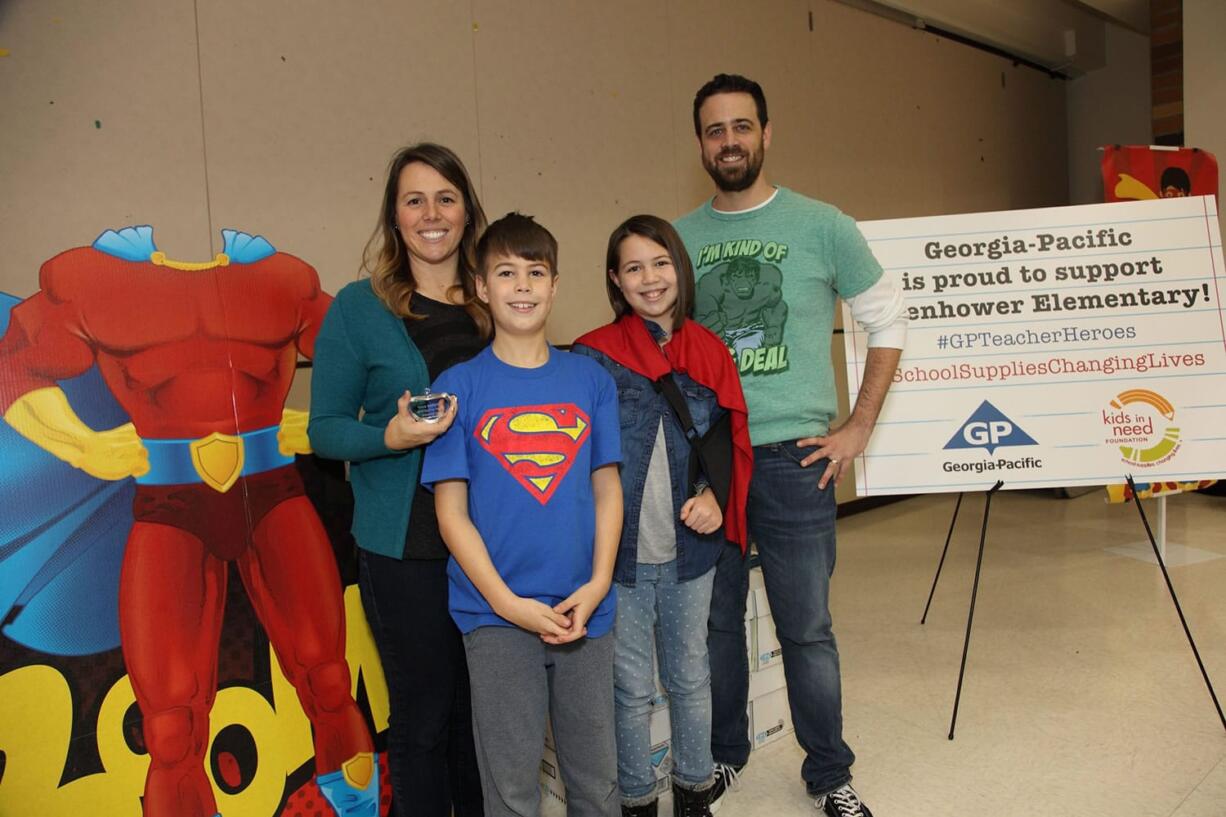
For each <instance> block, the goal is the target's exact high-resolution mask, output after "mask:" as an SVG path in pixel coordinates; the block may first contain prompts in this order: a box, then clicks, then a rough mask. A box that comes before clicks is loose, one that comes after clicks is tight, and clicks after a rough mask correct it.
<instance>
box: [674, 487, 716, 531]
mask: <svg viewBox="0 0 1226 817" xmlns="http://www.w3.org/2000/svg"><path fill="white" fill-rule="evenodd" d="M681 521H682V522H684V523H685V526H686V527H687V528H689V529H690V530H692V531H694V533H702V534H707V533H715V531H717V530H719V526H720V525H722V524H723V522H724V512H723V511H721V510H720V508H719V503H718V502H717V501H716V500H715V492H714V491H712V490H711V489H710V488H708V489H706V490H705V491H703V492H702V493H701V494H699V495H698V496H692V497H690V498H689V499H687V500H686V501H685V504H684V505H682V506H681Z"/></svg>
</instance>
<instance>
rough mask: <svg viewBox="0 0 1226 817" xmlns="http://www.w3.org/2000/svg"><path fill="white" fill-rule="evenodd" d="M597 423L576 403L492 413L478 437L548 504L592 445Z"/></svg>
mask: <svg viewBox="0 0 1226 817" xmlns="http://www.w3.org/2000/svg"><path fill="white" fill-rule="evenodd" d="M590 428H591V420H590V419H589V418H588V416H587V415H586V414H585V413H584V412H583V410H582V409H580V408H579V407H578V406H576V405H575V404H574V403H554V404H551V405H546V406H516V407H514V408H495V409H490V410H489V411H487V412H485V414H483V415H482V416H481V421H480V422H479V423H477V427H476V429H475V430H474V431H473V436H474V437H476V438H477V440H479V441H480V443H481V446H482V447H483V448H484V449H485V450H486V451H488V452H489V453H490V454H491V455H493V457H494V458H495V459H497V460H498V462H499V464H500V465H502V467H503V468H505V469H507V471H508V472H509V473H510V474H511V476H513V477H515V480H516V481H517V482H518V483H519V484H520V485H522V486H523V487H524V488H526V489H527V491H528V493H530V494H532V496H534V497H535V498H536V501H537V502H539V503H541V504H542V505H546V504H548V502H549V498H550V497H551V496H553V492H554V491H556V490H557V488H558V485H560V484H561V483H562V480H563V478H565V477H566V472H567V471H569V470H570V467H571V465H572V464H574V462H575V455H576V454H578V453H579V449H580V448H582V447H583V444H584V443H585V442H586V441H587V436H588V432H589V430H590Z"/></svg>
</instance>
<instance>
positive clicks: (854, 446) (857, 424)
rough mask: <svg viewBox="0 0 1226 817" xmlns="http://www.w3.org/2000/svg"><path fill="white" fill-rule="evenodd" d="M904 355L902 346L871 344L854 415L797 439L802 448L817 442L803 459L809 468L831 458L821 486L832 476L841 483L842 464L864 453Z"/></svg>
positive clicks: (866, 357)
mask: <svg viewBox="0 0 1226 817" xmlns="http://www.w3.org/2000/svg"><path fill="white" fill-rule="evenodd" d="M901 356H902V350H901V349H894V348H891V347H889V346H876V347H872V348H870V349H869V350H868V354H866V355H865V358H864V377H863V378H861V380H860V395H859V396H858V397H857V398H856V405H855V407H854V408H853V409H852V410H851V417H849V418H848V419H847V422H845V423H843V425H841V426H839V427H838V428H834V429H831V430H830V431H828V432H826V434H825V436H822V437H805V438H804V439H800V440H797V441H796V444H797V445H799V446H801V447H802V448H808V447H810V446H814V445H816V446H818V449H817V450H816V451H814V452H813V453H812V454H810V455H809V456H807V457H805V458H804V459H803V460H801V461H800V464H801V465H802V466H803V467H805V468H808V467H809V466H810V465H812V464H813V463H815V462H817V461H818V460H820V459H821V458H822V457H829V458H830V462H829V463H828V464H827V465H826V472H825V473H823V474H822V478H821V479H820V480H819V481H818V483H817V487H818V488H821V489H822V490H825V489H826V485H827V484H828V483H829V482H830V480H832V479H833V480H834V484H835V485H838V484H839V481H840V480H841V479H842V478H843V466H844V465H845V464H847V463H850V462H851V461H852V460H854V459H855V458H856V457H858V456H860V455H861V454H863V453H864V449H865V448H866V447H867V446H868V438H869V436H871V435H872V433H873V426H875V425H876V424H877V415H878V414H879V413H880V412H881V406H882V404H884V403H885V396H886V393H887V392H889V390H890V379H891V378H892V377H893V376H894V370H895V369H896V368H898V360H899V358H900V357H901Z"/></svg>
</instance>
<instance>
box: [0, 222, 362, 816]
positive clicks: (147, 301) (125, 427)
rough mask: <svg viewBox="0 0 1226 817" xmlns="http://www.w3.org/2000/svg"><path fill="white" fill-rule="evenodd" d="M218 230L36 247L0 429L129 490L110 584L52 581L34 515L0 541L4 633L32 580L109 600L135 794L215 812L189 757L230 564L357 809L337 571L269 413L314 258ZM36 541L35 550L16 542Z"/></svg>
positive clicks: (295, 417) (339, 803)
mask: <svg viewBox="0 0 1226 817" xmlns="http://www.w3.org/2000/svg"><path fill="white" fill-rule="evenodd" d="M222 238H223V242H224V248H223V251H222V252H221V253H218V254H217V255H216V256H215V257H214V258H213V259H212V260H210V261H204V262H182V261H177V260H174V259H171V258H168V257H167V255H166V254H165V253H163V252H162V251H160V250H158V249H157V247H156V245H155V244H154V241H153V229H152V228H151V227H147V226H145V227H134V228H126V229H123V230H120V231H110V230H108V231H107V232H105V233H103V234H102V235H101V236H99V238H98V239H97V240H95V241H94V243H93V244H92V245H91V246H89V247H78V248H76V249H72V250H68V251H66V252H63V253H61V254H59V255H57V256H55V257H54V258H52V259H50V260H49V261H47V262H46V263H45V264H43V267H42V269H41V270H40V287H41V289H40V291H39V292H37V293H35V294H34V295H32V296H30V297H29V298H27V299H25V300H24V301H22V302H21V303H19V304H17V305H16V306H14V307H13V309H12V311H11V316H10V322H9V326H8V328H7V331H6V332H5V334H4V337H3V338H2V339H0V373H3V376H0V410H2V411H3V412H4V419H5V420H6V421H7V424H8V426H9V427H10V428H11V430H12V431H15V432H16V433H17V434H19V435H20V436H21V437H24V438H25V440H16V441H15V446H17V447H24V448H25V449H27V450H29V451H36V449H33V448H30V447H29V444H30V443H33V444H34V446H37V448H39V449H42V451H43V452H45V453H48V454H51V455H53V456H54V457H55V458H58V459H59V460H62V461H63V462H64V463H67V464H68V465H70V466H72V467H73V468H75V469H78V470H79V471H80V472H84V473H85V474H88V475H89V476H91V477H93V478H95V481H94V482H93V483H92V484H93V485H95V486H96V485H102V486H110V485H125V486H131V490H132V492H133V498H132V500H131V503H130V505H129V506H128V507H129V508H130V511H129V517H128V522H127V524H126V528H127V533H126V541H125V542H124V546H123V548H122V550H121V551H120V552H119V553H116V555H117V556H119V557H120V558H121V559H122V563H121V566H120V567H119V568H118V570H117V571H114V572H113V573H118V578H119V583H118V588H116V587H115V585H114V583H113V578H112V582H111V583H109V584H108V583H107V582H105V581H103V580H102V579H101V578H97V577H103V576H105V575H111V576H112V577H113V573H107V572H106V571H99V572H98V573H96V574H95V577H94V579H93V581H92V583H90V582H89V580H90V578H91V577H89V576H79V577H78V578H82V579H86V580H87V581H86V583H85V584H84V586H82V587H79V588H77V589H76V590H75V591H74V592H68V591H67V589H66V588H65V587H61V586H60V585H61V584H62V582H60V581H59V576H62V575H68V573H69V572H70V571H67V570H65V569H64V567H63V565H64V564H65V563H66V562H68V561H70V560H68V559H66V558H65V556H64V551H63V550H62V548H61V549H60V550H56V549H55V547H54V546H52V545H50V544H48V542H47V541H45V540H40V539H39V538H38V537H37V536H33V535H32V534H34V533H41V532H42V531H43V529H44V528H45V526H40V527H39V529H38V531H31V532H30V534H31V535H25V534H22V535H17V536H15V538H14V539H13V540H12V541H11V542H9V543H7V546H6V547H5V548H4V549H3V556H4V558H6V559H12V560H13V561H12V562H10V563H6V564H5V567H6V573H8V570H7V568H8V567H9V564H13V565H20V567H21V571H20V575H19V576H17V577H16V578H17V583H18V584H22V585H24V586H23V587H22V588H20V592H19V593H18V594H16V595H15V598H16V599H20V600H21V601H22V604H21V605H20V606H16V605H14V606H12V607H11V608H10V609H9V610H8V611H7V612H8V615H7V617H6V625H7V626H6V627H5V630H4V632H5V634H6V635H8V636H10V637H14V638H15V637H17V633H21V632H25V631H24V630H22V627H21V624H22V620H23V617H24V616H25V615H26V613H27V611H28V610H35V609H38V602H39V598H40V596H41V595H43V594H44V593H45V592H46V591H47V590H48V589H55V590H56V592H57V597H58V598H61V599H62V598H70V597H71V596H73V595H89V596H94V597H97V596H98V595H99V594H102V595H106V594H112V595H111V598H115V597H116V596H117V597H118V605H117V611H118V627H117V630H118V635H119V641H120V646H121V647H122V652H123V657H124V663H125V666H126V669H127V672H128V678H129V680H130V682H131V687H132V690H133V693H134V697H135V700H136V702H137V704H138V705H139V709H140V713H141V729H142V732H143V740H144V745H145V748H146V749H147V751H148V755H149V767H148V772H147V775H146V777H145V788H144V797H143V806H142V807H143V812H144V814H145V815H147V817H161V815H174V816H175V817H213V815H215V814H217V813H218V809H217V804H216V799H215V796H214V793H213V789H212V786H211V785H210V782H209V778H208V775H207V774H206V770H205V764H206V756H205V755H206V750H207V747H208V746H209V741H210V712H211V711H212V709H213V705H214V703H215V701H216V698H217V682H218V675H217V673H218V669H217V668H218V641H219V637H220V632H221V627H222V619H223V614H224V611H225V602H226V596H227V582H228V581H229V575H230V565H231V563H234V565H235V566H236V567H237V573H238V576H239V578H240V580H241V581H242V583H243V585H244V587H245V589H246V591H247V595H248V597H249V598H250V600H251V603H252V606H253V608H254V610H255V613H256V616H257V617H258V619H259V620H260V622H261V624H262V625H263V628H264V631H265V632H266V634H267V636H268V640H269V643H270V644H271V646H272V648H273V650H274V652H275V655H276V658H277V662H278V664H279V665H280V668H281V670H282V672H283V673H284V675H285V677H286V679H287V680H288V681H289V683H290V684H291V685H292V687H293V689H294V691H295V693H296V694H297V697H298V702H299V704H300V705H301V707H302V710H303V712H304V713H305V714H306V716H307V718H308V720H309V721H310V724H311V727H312V731H313V737H314V751H315V765H316V772H317V777H316V782H317V784H318V786H319V789H320V791H321V792H322V793H323V795H324V798H325V799H326V800H327V802H328V804H329V805H330V806H331V808H332V811H333V812H335V813H336V814H338V815H341V817H349V816H350V815H358V814H363V815H371V817H373V815H375V814H377V813H378V805H379V803H378V794H379V792H378V789H379V776H380V775H379V768H378V765H379V764H378V760H377V757H376V756H375V755H374V753H373V742H372V740H371V736H370V733H369V731H368V729H367V726H366V723H365V720H364V719H363V716H362V714H361V712H360V711H359V709H358V707H357V704H356V703H355V702H354V699H353V696H352V693H351V675H350V671H349V667H348V665H347V664H346V662H345V611H344V605H343V601H342V595H341V585H340V578H339V575H338V573H337V567H336V562H335V558H334V556H333V553H332V548H331V544H330V542H329V540H328V538H327V534H326V532H325V530H324V528H323V525H322V523H321V522H320V520H319V517H318V515H317V514H316V512H315V509H314V507H313V506H312V505H311V503H310V501H309V500H308V499H307V498H306V496H305V494H304V491H303V486H302V481H301V478H300V477H299V476H298V473H297V471H296V470H295V468H294V466H293V461H294V460H293V457H294V454H295V453H306V452H309V450H310V449H309V444H308V442H307V440H306V433H305V426H306V423H305V416H304V415H303V414H302V413H301V412H292V411H288V410H285V409H284V402H285V397H286V394H287V392H288V390H289V387H290V383H291V381H292V379H293V376H294V370H295V364H296V360H297V357H298V355H299V354H302V355H304V356H306V357H310V356H311V355H312V352H313V350H314V343H315V337H316V334H317V333H318V330H319V326H320V323H321V322H322V320H323V316H324V313H325V312H326V311H327V308H328V305H329V303H330V302H331V297H330V296H329V295H327V294H326V293H325V292H323V291H322V289H321V288H320V284H319V278H318V275H317V274H316V272H315V270H314V269H313V268H312V267H311V266H310V265H308V264H306V263H305V262H303V261H301V260H300V259H298V258H295V257H294V256H291V255H288V254H286V253H281V252H278V251H277V250H276V249H274V248H273V247H272V245H271V244H269V243H268V241H266V240H265V239H263V238H261V237H259V236H250V235H247V234H244V233H240V232H237V231H234V230H223V231H222ZM94 369H96V371H97V373H98V375H99V377H100V380H101V382H102V383H103V384H104V385H105V389H106V390H107V391H108V392H109V394H110V397H111V398H113V401H114V403H115V404H117V406H118V408H119V410H120V415H121V416H120V417H118V418H112V419H111V420H110V421H108V422H107V423H106V424H105V425H102V426H101V428H100V430H95V427H93V426H91V425H89V424H87V422H86V421H87V420H91V418H90V417H89V416H88V413H87V412H84V411H82V412H78V410H77V408H78V407H77V406H76V405H74V404H73V403H72V402H71V400H70V397H71V392H70V391H68V390H67V389H66V388H65V387H64V385H62V384H64V383H65V382H66V381H69V379H71V378H76V377H78V376H80V375H82V374H83V373H86V372H88V371H91V370H94ZM125 420H126V422H125ZM117 421H118V424H115V423H116V422H117ZM44 459H45V458H44ZM97 480H101V482H98V481H97ZM91 492H92V493H91ZM98 492H99V489H98V488H90V489H89V491H87V492H86V493H87V496H86V497H85V498H84V499H83V500H82V501H90V498H91V497H92V496H97V495H98ZM89 521H90V520H89V518H88V517H87V518H85V520H84V522H86V523H88V522H89ZM61 541H63V542H65V543H72V542H78V543H79V542H80V538H79V536H77V535H76V534H75V533H71V532H65V533H64V536H63V539H62V540H61ZM35 544H37V545H38V547H39V552H38V553H37V554H36V556H37V557H38V558H36V559H24V560H23V559H22V558H20V557H23V556H25V555H27V554H29V553H30V552H31V547H32V546H34V545H35ZM76 547H78V548H80V547H81V545H79V544H78V545H76ZM40 563H41V564H40ZM57 570H59V571H62V572H61V573H59V574H57V573H56V571H57ZM10 575H11V574H10ZM6 578H8V577H7V576H6ZM13 596H14V594H8V593H6V594H5V596H4V598H5V599H8V601H9V603H10V604H11V603H12V602H13V601H14V598H11V597H13ZM97 607H98V605H93V609H96V608H97ZM66 609H67V610H69V611H71V610H72V609H75V608H66ZM62 620H64V619H62ZM61 626H63V625H62V624H61ZM24 643H26V644H27V646H30V647H32V648H35V649H38V648H39V647H40V646H41V643H42V642H38V643H34V642H31V641H30V640H27V641H26V642H24ZM100 646H101V645H100ZM109 646H113V645H105V646H102V647H101V648H106V647H109ZM222 771H223V772H224V771H225V769H224V768H223V769H222ZM222 777H223V778H226V777H227V775H226V774H224V773H223V774H222ZM221 782H222V783H224V782H225V780H222V781H221Z"/></svg>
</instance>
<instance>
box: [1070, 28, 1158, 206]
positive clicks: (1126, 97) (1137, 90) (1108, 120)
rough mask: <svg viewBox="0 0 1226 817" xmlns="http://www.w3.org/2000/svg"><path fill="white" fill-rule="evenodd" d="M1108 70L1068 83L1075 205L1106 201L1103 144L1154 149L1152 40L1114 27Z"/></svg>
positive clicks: (1110, 30) (1109, 30)
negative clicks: (1150, 42)
mask: <svg viewBox="0 0 1226 817" xmlns="http://www.w3.org/2000/svg"><path fill="white" fill-rule="evenodd" d="M1106 41H1107V44H1106V58H1105V65H1104V67H1103V68H1102V69H1100V70H1098V71H1093V72H1091V73H1089V74H1086V75H1085V76H1081V77H1078V78H1076V79H1074V80H1072V81H1070V82H1069V83H1068V164H1069V203H1070V204H1095V203H1098V202H1101V201H1102V200H1103V184H1102V169H1101V161H1102V153H1101V152H1100V151H1099V150H1098V149H1099V148H1100V147H1102V146H1103V145H1111V144H1116V145H1148V144H1149V143H1150V141H1151V139H1152V131H1153V126H1152V125H1151V124H1150V78H1149V37H1148V36H1145V35H1143V34H1137V33H1136V32H1133V31H1128V30H1127V29H1124V28H1121V27H1119V26H1116V25H1113V24H1108V25H1107V36H1106Z"/></svg>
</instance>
